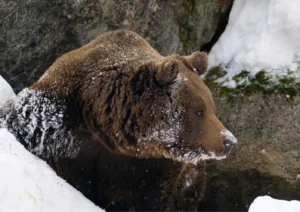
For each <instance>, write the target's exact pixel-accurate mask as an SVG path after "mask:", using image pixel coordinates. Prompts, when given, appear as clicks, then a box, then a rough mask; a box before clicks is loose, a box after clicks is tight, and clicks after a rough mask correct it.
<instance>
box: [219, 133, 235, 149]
mask: <svg viewBox="0 0 300 212" xmlns="http://www.w3.org/2000/svg"><path fill="white" fill-rule="evenodd" d="M220 135H221V136H222V137H224V138H225V140H224V141H223V145H224V152H223V153H224V154H228V153H230V151H231V149H232V147H233V145H235V144H236V143H237V139H236V138H235V137H234V135H233V134H232V133H231V132H230V131H229V130H222V131H221V132H220Z"/></svg>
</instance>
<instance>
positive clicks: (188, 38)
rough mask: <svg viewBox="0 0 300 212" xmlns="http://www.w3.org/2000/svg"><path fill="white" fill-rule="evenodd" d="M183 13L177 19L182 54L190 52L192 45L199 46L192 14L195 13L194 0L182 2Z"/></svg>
mask: <svg viewBox="0 0 300 212" xmlns="http://www.w3.org/2000/svg"><path fill="white" fill-rule="evenodd" d="M183 8H184V13H183V14H182V16H181V17H180V19H179V20H178V22H179V39H180V41H181V43H182V50H181V53H182V54H190V53H191V51H193V47H195V46H199V45H197V44H198V43H199V41H198V38H197V31H196V27H195V23H194V21H193V19H194V18H193V16H194V15H197V14H195V8H196V0H188V1H185V2H184V4H183Z"/></svg>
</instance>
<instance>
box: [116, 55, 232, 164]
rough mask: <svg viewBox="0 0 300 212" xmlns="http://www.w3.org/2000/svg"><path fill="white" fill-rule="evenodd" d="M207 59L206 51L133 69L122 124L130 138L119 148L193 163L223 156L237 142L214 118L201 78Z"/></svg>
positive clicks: (206, 90)
mask: <svg viewBox="0 0 300 212" xmlns="http://www.w3.org/2000/svg"><path fill="white" fill-rule="evenodd" d="M207 61H208V58H207V54H206V53H204V52H195V53H194V54H192V55H191V56H179V55H172V56H169V57H163V58H162V59H160V60H158V61H150V62H147V63H145V64H142V65H141V66H140V67H139V68H138V70H137V71H136V72H135V73H134V75H133V76H132V77H131V79H130V88H131V92H132V97H131V98H132V99H131V106H130V110H131V115H130V117H131V119H130V118H129V119H128V122H127V123H126V124H125V128H126V126H127V129H128V131H129V133H128V134H130V135H131V136H132V139H131V141H130V142H128V143H126V142H119V143H118V144H117V145H118V146H119V147H120V148H119V149H120V150H121V151H122V152H124V153H126V154H132V155H135V156H140V157H153V156H157V157H166V158H172V159H174V160H176V161H180V162H186V163H194V164H197V163H198V162H200V161H202V160H206V159H223V158H225V157H226V155H227V154H228V153H229V152H230V150H231V148H232V146H233V144H235V143H236V142H237V140H236V138H235V137H234V136H233V135H232V133H231V132H229V131H228V130H227V129H226V128H225V127H224V126H223V124H222V123H221V122H220V120H219V119H218V118H217V117H216V115H215V110H216V109H215V104H214V101H213V98H212V95H211V92H210V90H209V89H208V87H207V86H206V85H205V84H204V83H203V81H202V79H201V77H200V75H201V74H203V73H205V72H206V70H207ZM132 141H134V142H132ZM120 144H121V145H120ZM124 144H125V145H124Z"/></svg>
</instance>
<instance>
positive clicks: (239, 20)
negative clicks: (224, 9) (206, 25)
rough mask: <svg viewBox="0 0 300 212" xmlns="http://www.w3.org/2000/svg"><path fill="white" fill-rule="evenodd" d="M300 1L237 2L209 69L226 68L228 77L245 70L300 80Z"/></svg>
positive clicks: (211, 54) (242, 0) (211, 56)
mask: <svg viewBox="0 0 300 212" xmlns="http://www.w3.org/2000/svg"><path fill="white" fill-rule="evenodd" d="M299 8H300V1H297V0H289V1H286V0H264V1H261V0H251V1H248V0H239V1H234V5H233V8H232V11H231V13H230V17H229V22H228V25H227V27H226V29H225V31H224V33H223V34H222V35H221V37H220V39H219V40H218V42H217V43H216V44H215V46H214V47H213V48H212V51H211V52H210V54H209V60H210V65H209V68H211V67H214V66H218V65H220V64H222V65H223V67H224V68H225V70H227V72H228V75H227V76H226V77H229V78H231V77H232V76H234V75H235V74H237V73H239V72H241V71H242V70H247V71H249V72H250V74H251V75H252V76H253V75H255V74H256V73H258V72H259V71H260V70H265V71H267V72H271V74H273V75H274V73H276V74H279V75H283V74H286V73H287V69H290V70H291V71H294V72H295V73H294V75H295V77H298V78H300V70H299V61H300V39H299V34H300V13H299Z"/></svg>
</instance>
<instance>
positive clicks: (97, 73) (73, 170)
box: [2, 30, 226, 210]
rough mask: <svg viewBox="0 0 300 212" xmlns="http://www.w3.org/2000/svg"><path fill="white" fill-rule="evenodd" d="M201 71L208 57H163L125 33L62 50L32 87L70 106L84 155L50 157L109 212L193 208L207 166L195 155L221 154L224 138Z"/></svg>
mask: <svg viewBox="0 0 300 212" xmlns="http://www.w3.org/2000/svg"><path fill="white" fill-rule="evenodd" d="M206 69H207V55H206V54H205V53H200V52H196V53H195V54H193V55H191V56H186V57H182V56H179V55H171V56H168V57H163V56H161V55H160V54H159V53H157V52H156V51H155V50H154V49H152V48H151V47H150V46H149V44H148V43H147V42H146V41H145V40H144V39H143V38H141V37H140V36H138V35H137V34H135V33H133V32H130V31H124V30H119V31H114V32H110V33H105V34H103V35H101V36H99V37H98V38H96V39H95V40H94V41H92V42H91V43H89V44H87V45H85V46H83V47H82V48H80V49H77V50H75V51H72V52H70V53H67V54H65V55H64V56H62V57H61V58H59V59H58V60H57V61H56V62H55V63H54V64H53V65H52V66H51V67H50V68H49V69H48V70H47V71H46V72H45V74H44V75H43V76H42V77H41V78H40V80H39V81H37V82H36V83H35V84H33V85H32V86H31V87H30V88H29V90H33V91H40V92H41V93H42V94H43V95H45V98H46V97H47V98H49V99H51V101H54V102H57V103H58V102H59V104H62V105H66V110H65V114H64V123H65V125H66V126H67V128H68V129H69V130H70V131H71V132H72V135H74V137H75V138H76V140H80V141H81V142H80V143H79V144H78V145H77V144H76V145H77V146H79V147H80V148H79V150H80V151H79V154H78V155H77V157H76V158H68V157H59V158H46V160H47V162H48V163H49V164H50V165H51V166H52V167H53V168H54V170H56V172H57V173H58V174H59V175H60V176H62V177H63V178H64V179H66V180H67V181H68V182H69V183H70V184H72V185H73V186H75V187H76V188H77V189H78V190H80V191H81V192H83V193H84V194H85V195H86V196H87V197H88V198H90V199H91V200H92V201H94V202H95V203H96V204H98V205H100V206H101V207H104V208H106V209H108V210H115V209H116V210H129V209H135V210H194V209H197V203H198V201H199V200H200V199H201V197H202V195H203V191H204V188H205V170H204V165H203V162H201V161H200V160H196V159H195V160H194V158H195V157H196V156H197V157H198V156H201V154H208V153H209V152H214V153H215V154H216V155H224V144H223V142H224V140H225V139H226V137H225V136H223V135H220V131H221V130H224V129H225V128H224V126H223V125H222V123H221V122H220V121H219V120H218V119H217V118H216V116H215V106H214V102H213V99H212V97H211V93H210V91H209V89H208V88H207V87H206V86H205V85H204V83H203V82H202V80H201V79H200V77H199V74H202V73H204V72H205V71H206ZM2 113H4V112H2ZM172 120H173V121H172ZM172 127H174V129H172ZM8 128H9V129H10V131H12V132H15V133H17V132H16V131H14V130H13V127H8ZM163 130H165V131H163ZM168 130H171V131H168ZM172 130H173V131H172ZM156 131H158V132H159V133H158V134H156ZM151 133H152V134H151ZM177 133H178V135H177ZM175 134H176V136H175ZM173 136H174V137H173ZM169 137H172V139H170V138H169ZM18 138H20V139H22V137H21V136H19V137H18ZM24 143H28V141H26V142H24ZM186 155H189V156H186ZM195 161H196V162H195ZM191 163H198V164H197V165H196V164H191Z"/></svg>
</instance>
